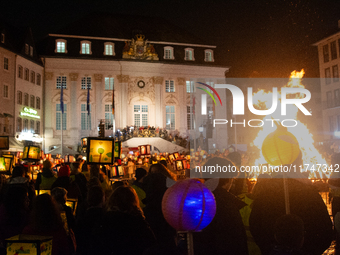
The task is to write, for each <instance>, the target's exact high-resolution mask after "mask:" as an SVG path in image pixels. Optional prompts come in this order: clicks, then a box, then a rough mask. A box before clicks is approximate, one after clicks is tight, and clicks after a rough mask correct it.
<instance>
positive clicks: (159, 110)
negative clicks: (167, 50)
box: [154, 76, 164, 128]
mask: <svg viewBox="0 0 340 255" xmlns="http://www.w3.org/2000/svg"><path fill="white" fill-rule="evenodd" d="M154 83H155V116H156V122H155V123H156V125H155V126H156V127H160V128H162V127H163V113H164V111H163V108H164V105H163V102H162V87H163V86H162V85H163V77H159V76H158V77H154Z"/></svg>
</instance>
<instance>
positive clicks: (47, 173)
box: [35, 159, 57, 194]
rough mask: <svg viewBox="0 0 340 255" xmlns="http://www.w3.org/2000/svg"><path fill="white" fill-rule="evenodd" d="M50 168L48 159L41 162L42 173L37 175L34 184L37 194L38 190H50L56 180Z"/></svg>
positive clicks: (51, 165) (50, 164)
mask: <svg viewBox="0 0 340 255" xmlns="http://www.w3.org/2000/svg"><path fill="white" fill-rule="evenodd" d="M52 167H53V164H52V162H51V161H49V160H48V159H46V160H45V161H44V162H43V169H42V172H41V173H38V176H37V180H36V183H35V189H36V190H37V191H38V194H39V192H40V190H51V187H52V184H53V183H54V182H55V180H56V179H57V177H56V176H55V175H54V173H53V171H52Z"/></svg>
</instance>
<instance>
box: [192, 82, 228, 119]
mask: <svg viewBox="0 0 340 255" xmlns="http://www.w3.org/2000/svg"><path fill="white" fill-rule="evenodd" d="M197 83H198V84H201V85H203V86H206V87H207V88H209V89H210V90H211V91H212V92H213V93H214V94H215V95H216V96H217V98H218V100H219V101H220V104H221V106H222V100H221V98H220V95H219V94H218V93H217V91H216V90H215V89H214V88H213V87H211V86H210V85H208V84H206V83H203V82H197ZM196 88H198V89H201V90H203V91H204V92H205V93H207V94H208V95H209V96H210V97H211V98H212V100H213V101H214V103H215V106H216V100H215V97H214V95H213V94H211V92H210V91H209V90H207V89H204V88H201V87H196ZM207 94H202V95H201V97H202V98H201V101H202V105H201V106H202V108H201V114H202V115H207Z"/></svg>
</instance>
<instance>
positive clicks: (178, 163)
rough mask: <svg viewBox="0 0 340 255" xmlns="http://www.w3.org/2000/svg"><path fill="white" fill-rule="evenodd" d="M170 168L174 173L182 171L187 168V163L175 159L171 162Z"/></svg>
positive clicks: (183, 160)
mask: <svg viewBox="0 0 340 255" xmlns="http://www.w3.org/2000/svg"><path fill="white" fill-rule="evenodd" d="M172 168H173V169H174V170H176V171H182V170H185V169H187V168H188V164H187V161H186V160H185V159H177V160H174V161H173V162H172Z"/></svg>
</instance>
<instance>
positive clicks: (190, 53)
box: [40, 14, 229, 151]
mask: <svg viewBox="0 0 340 255" xmlns="http://www.w3.org/2000/svg"><path fill="white" fill-rule="evenodd" d="M40 49H41V57H42V58H43V61H44V63H45V86H46V87H45V88H46V89H45V148H44V150H45V151H49V150H51V149H53V148H55V147H57V146H60V144H61V134H63V141H64V142H63V143H64V144H65V146H67V147H69V148H71V149H73V150H77V149H78V148H77V146H78V145H79V143H80V138H82V137H87V136H98V130H97V127H98V124H99V122H100V120H103V119H105V123H106V136H111V135H112V132H113V131H112V129H111V128H110V125H111V124H113V125H114V126H115V129H119V128H124V127H126V126H137V127H139V126H154V127H160V128H166V129H167V130H169V131H176V130H177V131H178V132H179V133H180V134H181V135H183V136H189V134H190V131H189V130H191V129H192V128H193V121H192V118H193V115H192V109H190V106H191V102H190V92H191V91H192V90H193V89H194V87H195V83H194V81H197V80H198V79H201V80H200V81H203V82H205V81H206V79H205V78H209V81H210V82H211V84H214V82H216V81H217V79H224V77H225V72H228V70H229V68H228V67H227V66H225V65H222V64H221V62H220V61H218V60H219V59H220V60H221V59H222V58H223V57H222V56H216V55H215V50H216V46H214V45H208V44H206V43H204V42H202V41H200V40H198V39H197V38H194V37H192V36H190V35H189V34H188V33H187V32H185V31H184V32H183V31H180V30H179V29H178V28H177V27H176V28H174V27H173V26H172V25H169V24H168V23H165V22H164V20H161V19H151V18H145V17H136V16H135V17H127V16H124V17H123V16H114V15H107V14H98V15H96V14H92V15H90V16H89V17H85V18H84V19H83V20H80V21H78V22H76V23H74V24H70V25H69V26H67V28H66V29H62V30H60V31H58V32H57V33H55V34H49V36H48V37H47V38H46V39H45V40H44V41H42V42H41V43H40ZM61 86H63V102H64V114H63V115H62V113H61V107H60V95H61ZM88 88H89V90H88ZM113 89H114V108H115V114H114V116H113V115H112V90H113ZM221 97H222V100H225V95H222V96H221ZM88 101H89V107H87V105H88V104H87V102H88ZM210 105H212V104H211V103H210ZM208 107H209V105H208ZM215 117H216V116H215ZM113 118H114V119H115V123H113ZM197 118H198V119H196V125H198V126H200V125H202V126H203V125H205V124H206V123H207V118H208V117H207V116H204V118H203V117H202V116H200V117H197ZM200 118H201V119H200ZM224 118H225V117H224ZM62 129H63V132H62ZM219 129H220V130H221V132H220V134H219V132H218V131H217V130H215V132H212V133H213V135H214V136H215V138H217V137H222V138H220V139H218V142H217V144H215V145H214V147H215V148H220V149H222V148H225V147H226V146H227V143H228V141H227V133H226V130H224V129H226V127H225V128H224V127H223V128H222V127H219ZM222 130H223V131H222ZM222 133H223V135H222ZM191 135H192V137H195V135H196V137H197V138H198V137H199V136H200V133H199V132H198V131H197V133H196V134H193V131H192V132H191ZM214 143H215V142H211V144H209V148H212V147H213V144H214Z"/></svg>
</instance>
